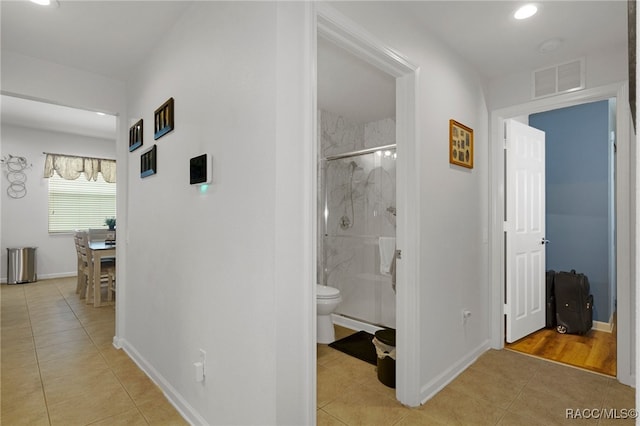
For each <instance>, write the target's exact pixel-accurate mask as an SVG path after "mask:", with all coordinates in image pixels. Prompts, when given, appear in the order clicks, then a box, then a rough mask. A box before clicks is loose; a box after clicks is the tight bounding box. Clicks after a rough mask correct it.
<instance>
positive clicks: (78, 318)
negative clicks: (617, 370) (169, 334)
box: [0, 278, 635, 426]
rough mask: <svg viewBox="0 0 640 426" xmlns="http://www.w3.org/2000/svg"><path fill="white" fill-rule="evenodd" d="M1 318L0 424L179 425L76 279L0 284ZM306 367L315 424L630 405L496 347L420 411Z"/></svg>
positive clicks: (556, 419) (560, 369)
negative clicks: (313, 391) (79, 291)
mask: <svg viewBox="0 0 640 426" xmlns="http://www.w3.org/2000/svg"><path fill="white" fill-rule="evenodd" d="M0 312H1V314H0V320H1V323H0V333H1V335H0V344H1V345H0V346H1V358H0V360H1V361H0V364H1V370H0V374H1V375H0V382H1V387H0V405H1V411H0V424H3V425H7V426H13V425H56V426H57V425H64V426H76V425H78V426H80V425H89V424H91V425H104V426H112V425H147V424H150V425H184V424H186V422H185V421H184V420H183V419H182V418H181V417H180V415H179V414H178V413H177V412H176V411H175V409H174V408H173V406H171V404H169V402H168V401H167V400H166V399H165V397H164V395H163V394H162V392H161V391H160V389H159V388H158V387H156V386H155V385H154V384H153V383H152V382H151V380H149V379H148V378H147V377H146V375H145V374H144V373H143V372H142V371H140V370H139V369H138V367H137V366H136V365H135V364H134V363H133V361H131V360H130V359H129V357H128V356H127V355H126V354H125V353H124V352H123V351H121V350H117V349H115V348H114V347H113V345H112V338H113V334H114V308H113V306H104V307H101V308H93V307H92V306H91V305H86V304H85V303H84V301H83V300H79V299H78V296H77V295H76V294H75V278H65V279H57V280H43V281H40V282H37V283H31V284H21V285H10V286H9V285H2V286H0ZM348 333H350V331H349V330H346V329H341V330H339V333H338V337H344V336H345V335H347V334H348ZM317 371H318V389H317V396H318V399H317V403H318V412H317V413H318V415H317V422H318V425H319V426H325V425H349V426H355V425H366V426H376V425H385V426H386V425H397V426H407V425H464V426H467V425H518V426H526V425H554V424H574V423H575V422H576V420H569V419H566V418H565V415H566V409H603V408H604V409H618V414H621V413H622V411H621V409H629V408H633V407H634V396H635V393H634V390H633V389H632V388H629V387H627V386H624V385H621V384H619V383H618V382H617V381H616V380H615V379H611V378H608V377H604V376H600V375H597V374H593V373H588V372H585V371H582V370H577V369H574V368H571V367H565V366H561V365H558V364H553V363H550V362H547V361H542V360H539V359H535V358H531V357H528V356H526V355H521V354H518V353H515V352H509V351H504V350H503V351H489V352H487V353H485V354H484V355H483V356H481V357H480V359H479V360H478V361H477V362H476V363H475V364H473V365H472V366H471V367H469V368H468V369H467V370H466V371H465V372H463V373H462V374H461V375H460V376H459V377H458V378H456V379H455V380H454V381H453V382H452V383H451V384H450V385H449V386H447V387H446V388H445V389H444V390H442V391H441V392H440V393H438V394H437V395H436V396H435V397H434V398H432V399H431V400H429V401H427V403H426V404H424V405H423V406H421V407H419V408H408V407H405V406H402V405H401V404H400V403H399V402H397V401H396V399H395V391H394V390H393V389H390V388H388V387H386V386H385V385H383V384H382V383H380V382H379V381H378V379H377V375H376V371H375V367H374V366H372V365H370V364H367V363H365V362H363V361H360V360H357V359H355V358H352V357H350V356H348V355H344V354H343V353H341V352H338V351H336V350H334V349H331V348H329V347H328V346H327V345H318V365H317ZM579 422H580V421H579ZM582 423H588V424H594V425H596V424H600V425H608V424H615V425H623V424H633V423H634V422H633V421H631V420H626V421H625V420H605V419H598V420H594V419H587V420H582Z"/></svg>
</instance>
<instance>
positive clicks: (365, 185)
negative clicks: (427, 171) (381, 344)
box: [318, 122, 396, 328]
mask: <svg viewBox="0 0 640 426" xmlns="http://www.w3.org/2000/svg"><path fill="white" fill-rule="evenodd" d="M392 124H394V125H395V123H393V122H392ZM319 177H320V185H321V188H319V189H320V197H321V200H319V204H320V206H319V207H320V210H321V212H320V215H321V217H320V218H319V219H320V221H319V222H320V228H321V229H319V231H320V239H319V243H320V246H319V250H318V272H319V282H320V283H321V284H324V285H328V286H331V287H335V288H337V289H339V290H340V293H341V294H342V302H341V303H340V305H339V306H338V308H337V309H336V311H335V314H336V315H339V316H342V317H344V318H348V319H349V320H355V321H358V322H363V323H368V324H373V325H379V326H385V327H393V328H395V321H396V315H395V311H396V300H395V291H394V287H393V285H392V274H393V270H392V268H391V262H392V259H393V254H394V253H395V236H396V149H395V144H387V145H383V146H377V147H371V148H365V149H359V150H355V151H348V152H343V153H340V154H334V155H327V156H325V157H324V158H321V161H320V176H319Z"/></svg>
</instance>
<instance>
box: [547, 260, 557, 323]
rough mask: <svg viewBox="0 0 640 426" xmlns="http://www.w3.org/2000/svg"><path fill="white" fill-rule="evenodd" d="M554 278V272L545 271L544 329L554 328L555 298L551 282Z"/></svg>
mask: <svg viewBox="0 0 640 426" xmlns="http://www.w3.org/2000/svg"><path fill="white" fill-rule="evenodd" d="M555 276H556V271H554V270H553V269H551V270H549V271H547V286H546V293H545V299H546V305H547V315H546V318H545V319H546V321H545V322H546V325H545V327H546V328H556V296H555V295H554V289H553V282H554V279H555Z"/></svg>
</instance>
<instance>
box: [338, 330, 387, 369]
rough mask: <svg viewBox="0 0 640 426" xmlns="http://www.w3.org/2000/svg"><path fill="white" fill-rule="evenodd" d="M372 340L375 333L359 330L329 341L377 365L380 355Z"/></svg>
mask: <svg viewBox="0 0 640 426" xmlns="http://www.w3.org/2000/svg"><path fill="white" fill-rule="evenodd" d="M372 340H373V334H369V333H367V332H366V331H358V332H357V333H355V334H352V335H350V336H347V337H345V338H343V339H340V340H336V341H335V342H333V343H329V346H330V347H332V348H333V349H336V350H338V351H340V352H344V353H345V354H347V355H351V356H354V357H356V358H358V359H361V360H362V361H365V362H368V363H369V364H373V365H377V364H378V356H377V355H376V348H375V347H374V346H373V343H371V341H372Z"/></svg>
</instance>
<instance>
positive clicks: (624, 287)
mask: <svg viewBox="0 0 640 426" xmlns="http://www.w3.org/2000/svg"><path fill="white" fill-rule="evenodd" d="M627 93H628V84H627V83H615V84H610V85H606V86H602V87H597V88H593V89H587V90H583V91H580V92H573V93H569V94H566V95H560V96H555V97H550V98H545V99H540V100H536V101H532V102H527V103H523V104H520V105H514V106H510V107H506V108H501V109H496V110H493V111H492V112H491V123H490V126H491V130H490V132H491V133H490V136H491V139H490V140H491V144H489V170H490V177H489V179H490V187H491V193H490V200H491V201H490V204H489V205H490V215H489V218H490V219H489V235H490V240H489V253H490V281H491V283H492V286H491V293H492V295H491V346H492V347H493V348H495V349H502V348H503V347H504V332H505V329H504V327H505V326H504V320H503V315H504V291H505V290H504V289H505V277H504V268H505V260H504V237H503V233H504V231H503V229H504V225H503V223H504V215H503V212H504V203H505V200H504V188H505V182H504V157H503V150H504V142H503V137H502V129H503V124H502V123H503V121H504V120H505V119H508V118H518V117H521V116H524V115H529V114H534V113H538V112H544V111H549V110H553V109H559V108H565V107H570V106H574V105H578V104H583V103H588V102H595V101H600V100H605V99H609V98H617V102H616V146H617V159H618V161H617V164H616V172H615V179H616V207H615V211H616V219H615V221H616V227H617V229H616V239H617V244H616V252H617V260H616V269H617V280H616V285H617V300H618V305H617V315H618V323H617V329H618V345H617V369H618V371H617V378H618V380H619V381H620V382H621V383H624V384H626V385H629V386H635V373H634V370H633V360H632V359H631V353H632V347H631V343H632V334H631V333H632V330H633V327H632V324H631V320H632V316H631V313H632V311H633V310H635V300H632V299H631V256H630V250H629V247H630V243H631V241H630V237H631V228H630V226H631V223H630V219H629V214H628V212H629V207H630V199H631V198H630V196H631V194H630V191H631V188H630V187H629V182H630V181H629V176H630V174H629V171H630V161H634V160H635V159H631V157H630V151H629V150H630V146H629V144H630V138H631V135H630V134H629V123H630V117H629V108H628V106H627V103H626V99H627V98H628V95H627ZM623 159H626V160H625V161H622V160H623Z"/></svg>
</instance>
